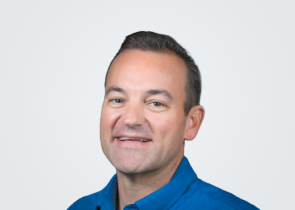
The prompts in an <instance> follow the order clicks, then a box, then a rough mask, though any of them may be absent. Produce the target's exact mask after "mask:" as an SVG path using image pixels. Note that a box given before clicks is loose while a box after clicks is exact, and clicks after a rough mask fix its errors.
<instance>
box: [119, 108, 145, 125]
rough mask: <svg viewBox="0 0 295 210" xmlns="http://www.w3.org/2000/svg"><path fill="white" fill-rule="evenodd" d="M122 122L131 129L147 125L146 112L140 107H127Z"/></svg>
mask: <svg viewBox="0 0 295 210" xmlns="http://www.w3.org/2000/svg"><path fill="white" fill-rule="evenodd" d="M121 121H122V122H123V123H124V124H125V125H127V126H129V127H137V126H141V125H143V124H144V123H145V121H146V119H145V116H144V110H143V108H142V107H141V106H140V105H138V104H137V105H126V106H125V109H124V113H123V114H122V116H121Z"/></svg>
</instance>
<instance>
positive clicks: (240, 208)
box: [180, 179, 258, 210]
mask: <svg viewBox="0 0 295 210" xmlns="http://www.w3.org/2000/svg"><path fill="white" fill-rule="evenodd" d="M180 202H181V203H182V205H183V206H187V207H186V209H223V210H244V209H245V210H257V209H258V208H257V207H255V206H254V205H252V204H250V203H248V202H247V201H245V200H243V199H241V198H238V197H237V196H235V195H233V194H231V193H229V192H226V191H224V190H222V189H220V188H218V187H215V186H214V185H211V184H209V183H206V182H204V181H202V180H200V179H197V180H196V182H194V183H193V184H192V185H191V186H190V188H189V189H188V191H187V192H186V193H185V195H184V196H183V197H182V198H181V199H180Z"/></svg>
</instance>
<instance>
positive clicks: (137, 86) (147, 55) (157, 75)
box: [106, 49, 187, 94]
mask: <svg viewBox="0 0 295 210" xmlns="http://www.w3.org/2000/svg"><path fill="white" fill-rule="evenodd" d="M186 74H187V71H186V65H185V63H184V61H183V60H182V59H181V58H179V57H178V56H177V55H175V54H173V53H162V52H153V51H143V50H137V49H132V50H125V51H124V52H122V53H121V54H120V55H119V56H118V57H117V58H116V59H115V60H114V61H113V63H112V65H111V67H110V69H109V73H108V78H107V81H106V89H107V88H108V87H111V86H119V87H121V88H123V89H126V90H128V89H132V90H145V89H150V88H159V89H166V90H167V91H169V92H172V94H173V93H175V94H177V93H178V94H184V89H185V83H186Z"/></svg>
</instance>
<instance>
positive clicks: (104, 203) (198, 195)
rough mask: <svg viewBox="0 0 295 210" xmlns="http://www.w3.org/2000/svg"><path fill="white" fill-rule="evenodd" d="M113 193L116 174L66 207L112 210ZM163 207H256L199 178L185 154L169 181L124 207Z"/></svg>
mask: <svg viewBox="0 0 295 210" xmlns="http://www.w3.org/2000/svg"><path fill="white" fill-rule="evenodd" d="M116 195H117V176H116V175H115V176H113V178H112V179H111V181H110V182H109V183H108V185H107V186H106V187H105V188H104V189H103V190H101V191H99V192H97V193H94V194H91V195H88V196H85V197H82V198H80V199H79V200H77V201H76V202H75V203H74V204H72V205H71V206H70V207H69V208H68V210H115V203H116V201H115V200H116ZM166 209H167V210H168V209H170V210H190V209H216V210H217V209H218V210H225V209H226V210H234V209H235V210H238V209H239V210H242V209H247V210H248V209H249V210H251V209H258V208H256V207H255V206H253V205H252V204H250V203H248V202H247V201H244V200H242V199H240V198H238V197H236V196H234V195H233V194H231V193H228V192H226V191H224V190H221V189H219V188H217V187H215V186H213V185H211V184H208V183H206V182H204V181H202V180H201V179H199V178H198V177H197V175H196V174H195V172H194V170H193V169H192V167H191V165H190V164H189V162H188V160H187V158H186V157H184V158H183V159H182V161H181V163H180V164H179V166H178V168H177V170H176V172H175V173H174V175H173V177H172V179H171V181H170V182H169V183H167V184H166V185H164V186H163V187H161V188H160V189H158V190H157V191H155V192H153V193H151V194H149V195H148V196H146V197H144V198H142V199H140V200H138V201H136V202H135V203H134V204H130V205H127V206H125V208H124V210H166Z"/></svg>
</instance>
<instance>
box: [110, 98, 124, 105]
mask: <svg viewBox="0 0 295 210" xmlns="http://www.w3.org/2000/svg"><path fill="white" fill-rule="evenodd" d="M111 102H114V103H116V104H119V103H122V102H123V100H122V99H120V98H115V99H112V100H111Z"/></svg>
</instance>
